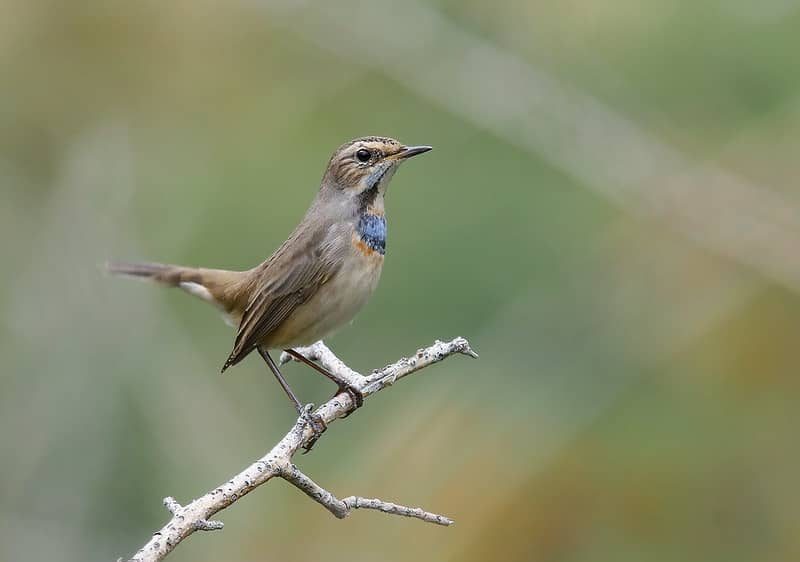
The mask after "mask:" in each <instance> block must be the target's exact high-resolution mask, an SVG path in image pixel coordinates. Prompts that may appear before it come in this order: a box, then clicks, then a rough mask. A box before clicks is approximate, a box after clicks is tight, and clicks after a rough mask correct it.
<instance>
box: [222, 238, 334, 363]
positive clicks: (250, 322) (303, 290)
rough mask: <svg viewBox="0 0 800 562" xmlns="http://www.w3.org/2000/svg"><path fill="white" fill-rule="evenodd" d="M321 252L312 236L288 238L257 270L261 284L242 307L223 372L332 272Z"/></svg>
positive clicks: (254, 346)
mask: <svg viewBox="0 0 800 562" xmlns="http://www.w3.org/2000/svg"><path fill="white" fill-rule="evenodd" d="M325 250H326V245H325V244H324V242H322V241H321V240H315V239H314V237H312V236H304V235H303V234H300V235H297V236H292V237H290V238H289V240H287V241H286V242H285V243H284V244H283V246H281V247H280V248H279V249H278V250H277V251H276V252H275V254H273V256H272V257H271V258H270V259H269V260H267V261H266V262H265V263H264V264H263V265H262V266H261V267H259V269H258V270H257V272H256V275H258V278H259V279H261V281H260V282H259V284H258V285H257V288H256V289H255V290H254V291H253V296H252V297H251V299H250V302H249V303H248V305H247V308H245V311H244V314H243V316H242V320H241V323H240V324H239V330H238V331H237V333H236V341H235V343H234V347H233V351H232V352H231V354H230V356H229V357H228V359H227V361H225V365H224V366H223V367H222V370H223V371H225V369H227V368H228V367H230V366H231V365H235V364H236V363H238V362H239V361H241V360H242V359H244V358H245V357H246V356H247V354H249V353H250V352H251V351H253V350H254V349H255V348H256V346H257V345H258V344H259V343H260V342H261V341H262V340H263V339H264V338H265V337H267V336H268V335H269V333H270V332H272V331H273V330H275V329H276V328H278V327H279V326H280V325H281V323H282V322H283V321H284V320H286V318H288V317H289V315H290V314H291V313H292V312H293V311H294V310H295V309H296V308H297V307H298V306H300V305H301V304H302V303H304V302H306V300H308V299H309V298H311V297H312V296H313V295H314V294H315V293H316V291H317V289H318V288H319V287H320V286H321V285H322V284H324V283H325V282H326V281H327V280H328V279H329V278H330V277H331V276H332V275H333V274H334V273H335V264H334V263H333V261H332V260H330V259H328V257H327V255H326V254H329V252H327V251H325Z"/></svg>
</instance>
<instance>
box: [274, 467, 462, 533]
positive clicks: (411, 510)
mask: <svg viewBox="0 0 800 562" xmlns="http://www.w3.org/2000/svg"><path fill="white" fill-rule="evenodd" d="M281 476H282V477H283V479H284V480H286V481H287V482H291V483H292V484H294V485H295V486H297V487H298V488H299V489H300V490H302V491H303V492H304V493H305V494H306V495H307V496H308V497H310V498H311V499H313V500H314V501H315V502H317V503H319V504H320V505H322V506H323V507H324V508H325V509H327V510H328V511H330V512H331V513H333V514H334V515H335V516H336V517H338V518H339V519H344V518H345V517H347V516H348V515H350V511H351V510H353V509H376V510H378V511H382V512H384V513H388V514H389V515H402V516H403V517H413V518H414V519H420V520H422V521H425V522H427V523H435V524H437V525H443V526H445V527H449V526H450V525H452V524H453V520H452V519H450V518H449V517H445V516H444V515H437V514H436V513H430V512H428V511H425V510H423V509H422V508H420V507H406V506H404V505H397V504H395V503H391V502H387V501H383V500H379V499H367V498H362V497H360V496H349V497H346V498H344V499H343V500H339V499H336V496H334V495H333V494H332V493H330V492H329V491H328V490H326V489H325V488H323V487H322V486H320V485H319V484H317V483H316V482H314V481H313V480H312V479H311V478H309V477H308V476H306V475H305V474H304V473H303V472H302V471H301V470H300V469H299V468H297V467H296V466H295V465H293V464H290V465H289V466H288V467H286V468H285V469H284V470H283V471H282V472H281Z"/></svg>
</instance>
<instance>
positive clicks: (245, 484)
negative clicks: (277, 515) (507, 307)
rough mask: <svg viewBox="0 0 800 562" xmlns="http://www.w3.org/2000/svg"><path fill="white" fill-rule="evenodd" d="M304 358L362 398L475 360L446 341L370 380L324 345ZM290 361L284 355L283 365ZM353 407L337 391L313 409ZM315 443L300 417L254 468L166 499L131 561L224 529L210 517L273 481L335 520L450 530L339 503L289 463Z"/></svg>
mask: <svg viewBox="0 0 800 562" xmlns="http://www.w3.org/2000/svg"><path fill="white" fill-rule="evenodd" d="M297 351H298V352H300V353H301V354H302V355H303V356H305V357H306V358H308V359H310V360H312V361H317V362H319V363H320V364H321V365H322V366H323V367H325V368H326V369H327V370H328V371H330V372H331V373H334V374H335V375H336V376H337V377H340V378H341V379H342V380H344V381H347V382H348V384H350V385H352V386H354V387H356V388H358V389H359V390H360V391H361V392H362V393H363V395H364V398H366V397H368V396H370V395H372V394H375V393H376V392H378V391H380V390H383V389H384V388H386V387H388V386H391V385H392V384H394V383H395V382H396V381H398V380H400V379H402V378H404V377H406V376H408V375H410V374H412V373H415V372H417V371H419V370H421V369H424V368H425V367H428V366H430V365H433V364H434V363H438V362H439V361H442V360H444V359H446V358H447V357H450V356H451V355H455V354H462V355H467V356H469V357H473V358H475V357H477V356H478V355H477V354H476V353H475V352H474V351H473V350H472V348H471V347H470V345H469V342H467V340H465V339H464V338H456V339H454V340H452V341H449V342H441V341H436V342H434V344H433V345H431V346H430V347H426V348H424V349H420V350H418V351H417V353H416V354H415V355H413V356H412V357H406V358H403V359H400V360H399V361H397V362H395V363H392V364H390V365H387V366H386V367H383V368H382V369H378V370H376V371H373V372H372V373H371V374H369V375H368V376H364V375H361V374H359V373H357V372H355V371H353V370H352V369H350V368H349V367H348V366H347V365H345V364H344V362H342V360H341V359H339V358H338V357H336V356H335V355H334V354H333V352H332V351H331V350H330V349H328V348H327V347H326V346H325V344H323V343H322V342H317V343H315V344H314V345H311V346H309V347H305V348H300V349H297ZM289 360H291V357H290V356H288V354H287V355H286V356H284V355H282V356H281V362H282V363H285V362H287V361H289ZM352 407H353V399H352V397H351V396H350V394H348V393H347V392H341V393H339V394H337V395H336V396H334V397H333V398H331V399H330V400H328V401H327V402H326V403H325V404H323V405H322V406H320V407H319V408H317V410H316V411H315V412H314V415H315V416H318V417H319V418H321V419H322V420H323V421H324V422H325V423H326V424H328V425H329V424H330V423H331V422H333V421H334V420H336V419H338V418H342V417H345V416H346V415H347V413H348V412H349V411H350V410H351V408H352ZM313 438H314V432H313V430H312V429H311V428H310V427H309V426H308V425H307V423H306V421H305V417H304V416H300V417H299V418H298V419H297V421H296V422H295V424H294V426H293V427H292V428H291V429H290V430H289V432H288V433H287V434H286V435H285V436H284V437H283V438H282V439H281V440H280V441H279V442H278V443H277V444H276V445H275V446H274V447H273V448H272V450H271V451H269V452H268V453H267V454H266V455H264V456H263V457H261V458H260V459H258V460H257V461H256V462H254V463H252V464H251V465H250V466H248V467H247V468H245V469H244V470H243V471H241V472H240V473H239V474H237V475H236V476H234V477H233V478H231V479H230V480H228V481H227V482H225V483H223V484H221V485H219V486H217V487H216V488H214V489H213V490H211V491H210V492H208V493H206V494H205V495H203V496H201V497H199V498H197V499H195V500H193V501H192V502H190V503H188V504H186V505H185V506H182V505H181V504H179V503H178V502H177V501H176V500H175V499H174V498H172V497H167V498H164V505H165V506H166V508H167V509H168V510H169V512H170V513H171V514H172V518H171V519H170V521H169V522H168V523H167V524H166V525H164V527H162V528H161V529H160V530H159V531H157V532H156V533H155V534H154V535H153V537H152V538H151V539H150V540H149V541H148V542H147V543H146V544H145V545H144V546H143V547H142V548H141V549H140V550H139V551H138V552H137V553H136V554H134V555H133V557H132V558H130V562H156V561H159V560H163V559H164V558H165V557H166V556H167V555H168V554H169V553H170V552H172V551H173V550H174V549H175V547H176V546H178V544H180V542H181V541H182V540H183V539H185V538H186V537H188V536H189V535H191V534H192V533H194V532H195V531H213V530H218V529H222V527H223V523H222V522H221V521H215V520H212V519H211V518H212V516H213V515H215V514H216V513H219V512H220V511H222V510H223V509H225V508H226V507H228V506H230V505H231V504H233V503H234V502H235V501H237V500H238V499H239V498H241V497H242V496H244V495H246V494H248V493H250V492H251V491H253V490H254V489H255V488H257V487H258V486H260V485H262V484H264V483H266V482H268V481H270V480H271V479H272V478H274V477H276V476H277V477H280V478H284V479H285V480H287V481H288V482H291V483H292V484H294V485H295V486H297V487H298V488H300V489H301V490H302V491H303V492H305V493H306V494H307V495H308V496H309V497H311V498H312V499H314V500H315V501H316V502H318V503H320V504H321V505H323V506H325V508H326V509H328V510H329V511H330V512H331V513H333V514H334V515H335V516H336V517H338V518H340V519H341V518H344V517H346V516H347V515H348V514H349V513H350V512H351V511H352V510H353V509H374V510H378V511H382V512H384V513H388V514H391V515H402V516H405V517H413V518H415V519H420V520H421V521H425V522H428V523H434V524H437V525H445V526H447V525H452V523H453V521H452V520H451V519H449V518H447V517H444V516H443V515H437V514H435V513H430V512H427V511H425V510H423V509H421V508H418V507H416V508H411V507H406V506H402V505H397V504H394V503H390V502H386V501H383V500H378V499H367V498H363V497H360V496H349V497H346V498H344V499H341V500H339V499H337V498H336V497H335V496H334V495H333V494H331V493H330V492H328V491H327V490H325V489H324V488H322V487H321V486H319V485H318V484H316V483H315V482H314V481H313V480H311V479H310V478H309V477H308V476H306V475H305V474H303V473H302V472H301V471H300V469H298V468H297V467H296V466H295V465H294V464H293V463H292V457H293V456H294V455H295V453H297V451H298V450H299V449H300V448H302V447H303V446H304V445H307V444H308V443H309V441H311V440H312V439H313Z"/></svg>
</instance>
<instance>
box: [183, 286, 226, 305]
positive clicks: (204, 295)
mask: <svg viewBox="0 0 800 562" xmlns="http://www.w3.org/2000/svg"><path fill="white" fill-rule="evenodd" d="M178 286H179V287H180V288H181V289H183V290H184V291H186V292H187V293H189V294H190V295H194V296H196V297H200V298H201V299H203V300H204V301H206V302H210V303H211V304H213V305H216V306H219V303H217V301H216V300H215V299H214V296H213V295H212V294H211V291H209V290H208V289H206V288H205V287H204V286H203V285H201V284H200V283H194V282H192V281H181V282H180V283H178Z"/></svg>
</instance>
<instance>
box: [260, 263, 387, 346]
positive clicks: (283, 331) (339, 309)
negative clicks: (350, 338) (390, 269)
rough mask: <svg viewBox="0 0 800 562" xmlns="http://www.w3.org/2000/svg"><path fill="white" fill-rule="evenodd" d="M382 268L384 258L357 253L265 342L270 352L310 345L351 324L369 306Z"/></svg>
mask: <svg viewBox="0 0 800 562" xmlns="http://www.w3.org/2000/svg"><path fill="white" fill-rule="evenodd" d="M382 268H383V256H382V255H380V254H378V253H373V254H371V255H364V254H363V253H361V252H359V251H357V250H354V251H353V253H352V254H350V255H349V256H348V257H347V258H346V259H345V262H344V263H343V264H342V266H341V268H340V269H339V271H338V273H337V274H336V276H334V277H333V278H331V279H330V280H329V281H328V282H327V283H325V284H324V285H322V286H321V287H320V288H319V291H317V294H316V295H314V296H313V297H311V299H309V300H308V301H306V302H305V303H304V304H302V305H300V306H299V307H298V308H297V309H295V310H294V312H292V314H291V315H290V316H289V318H287V319H286V320H285V321H284V322H283V324H281V326H279V327H278V329H277V330H275V331H274V332H273V333H272V334H270V336H269V337H268V338H267V339H266V340H265V341H264V342H263V343H264V345H265V346H266V347H267V348H269V349H285V348H289V347H296V346H300V345H309V344H311V343H314V342H315V341H318V340H321V339H323V338H325V337H328V336H330V335H331V334H333V333H334V332H335V331H336V330H338V329H339V328H341V327H342V326H344V325H345V324H347V323H348V322H350V321H351V320H352V319H353V317H354V316H355V315H356V314H357V313H358V311H359V310H361V308H362V307H363V306H364V305H365V304H366V303H367V301H368V300H369V298H370V297H371V296H372V293H373V292H374V291H375V287H377V285H378V280H379V279H380V276H381V269H382Z"/></svg>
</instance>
